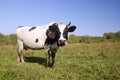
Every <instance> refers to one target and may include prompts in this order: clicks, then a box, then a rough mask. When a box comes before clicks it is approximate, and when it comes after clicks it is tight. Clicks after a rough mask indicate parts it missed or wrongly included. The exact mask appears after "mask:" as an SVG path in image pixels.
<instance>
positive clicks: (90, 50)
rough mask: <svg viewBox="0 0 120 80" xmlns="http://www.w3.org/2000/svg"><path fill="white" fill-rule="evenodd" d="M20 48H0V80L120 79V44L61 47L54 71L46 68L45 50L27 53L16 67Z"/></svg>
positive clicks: (9, 46)
mask: <svg viewBox="0 0 120 80" xmlns="http://www.w3.org/2000/svg"><path fill="white" fill-rule="evenodd" d="M16 50H17V47H16V46H12V45H7V46H0V80H119V79H120V42H114V43H110V42H107V43H104V42H103V43H91V44H82V43H81V44H69V45H67V46H64V47H61V48H59V50H58V52H57V54H56V59H55V60H56V62H55V66H54V67H53V68H48V69H46V68H45V66H44V63H45V54H44V50H38V51H33V50H27V51H24V59H25V61H26V63H24V64H20V65H17V51H16Z"/></svg>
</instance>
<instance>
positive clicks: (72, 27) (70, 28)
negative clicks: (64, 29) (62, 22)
mask: <svg viewBox="0 0 120 80" xmlns="http://www.w3.org/2000/svg"><path fill="white" fill-rule="evenodd" d="M75 29H76V26H70V27H69V28H68V32H73V31H74V30H75Z"/></svg>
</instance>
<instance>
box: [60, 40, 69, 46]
mask: <svg viewBox="0 0 120 80" xmlns="http://www.w3.org/2000/svg"><path fill="white" fill-rule="evenodd" d="M66 44H67V41H66V40H59V45H60V46H64V45H66Z"/></svg>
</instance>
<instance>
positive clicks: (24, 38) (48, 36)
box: [16, 22, 76, 67]
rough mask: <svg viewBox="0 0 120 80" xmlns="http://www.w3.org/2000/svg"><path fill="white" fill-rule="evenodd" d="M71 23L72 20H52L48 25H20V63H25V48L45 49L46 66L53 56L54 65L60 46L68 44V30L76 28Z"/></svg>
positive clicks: (18, 33)
mask: <svg viewBox="0 0 120 80" xmlns="http://www.w3.org/2000/svg"><path fill="white" fill-rule="evenodd" d="M70 24H71V22H69V23H68V24H65V23H55V22H51V23H49V24H47V25H42V26H34V27H30V26H18V28H17V30H16V35H17V43H18V63H24V59H23V54H22V51H23V49H25V50H27V49H33V50H39V49H45V55H46V63H45V66H46V67H48V66H50V57H52V63H51V65H52V66H53V65H54V62H55V60H54V58H55V54H56V52H57V50H58V48H59V46H64V45H66V44H68V43H67V39H68V32H73V31H74V30H75V29H76V26H70Z"/></svg>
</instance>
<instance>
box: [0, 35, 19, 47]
mask: <svg viewBox="0 0 120 80" xmlns="http://www.w3.org/2000/svg"><path fill="white" fill-rule="evenodd" d="M16 43H17V37H16V34H9V35H4V34H2V33H0V45H16Z"/></svg>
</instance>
